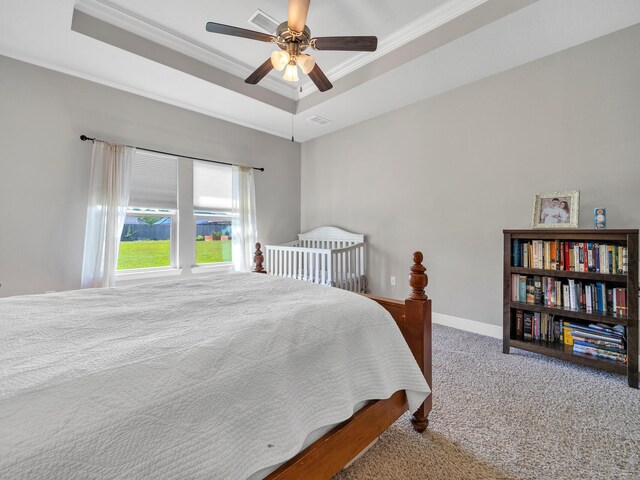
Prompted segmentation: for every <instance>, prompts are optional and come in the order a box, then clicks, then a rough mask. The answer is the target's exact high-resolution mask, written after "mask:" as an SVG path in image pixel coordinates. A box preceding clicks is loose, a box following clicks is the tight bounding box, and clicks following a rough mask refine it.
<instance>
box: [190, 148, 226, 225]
mask: <svg viewBox="0 0 640 480" xmlns="http://www.w3.org/2000/svg"><path fill="white" fill-rule="evenodd" d="M193 208H194V210H201V211H208V212H229V213H230V212H231V167H230V166H227V165H216V164H215V163H207V162H199V161H194V162H193Z"/></svg>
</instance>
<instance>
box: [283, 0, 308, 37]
mask: <svg viewBox="0 0 640 480" xmlns="http://www.w3.org/2000/svg"><path fill="white" fill-rule="evenodd" d="M310 1H311V0H289V17H288V19H287V24H288V25H289V29H291V30H293V31H294V32H302V31H304V26H305V24H306V22H307V13H309V2H310Z"/></svg>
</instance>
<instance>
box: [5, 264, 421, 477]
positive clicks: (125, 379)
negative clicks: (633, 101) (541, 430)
mask: <svg viewBox="0 0 640 480" xmlns="http://www.w3.org/2000/svg"><path fill="white" fill-rule="evenodd" d="M400 389H407V390H408V392H407V393H408V399H409V403H410V406H411V409H416V408H417V407H418V406H419V404H420V403H421V402H422V401H423V400H424V398H425V397H426V395H427V393H428V391H429V390H428V386H427V384H426V382H425V381H424V378H423V377H422V375H421V372H420V371H419V369H418V367H417V365H416V363H415V362H414V361H413V357H412V355H411V352H410V351H409V348H408V347H407V345H406V344H405V342H404V340H403V339H402V335H401V334H400V331H399V329H398V328H397V326H396V325H395V323H394V321H393V320H392V319H391V317H390V316H389V315H388V314H387V312H386V311H384V310H383V309H382V308H381V307H380V306H378V305H377V304H376V303H374V302H373V301H371V300H368V299H366V298H363V297H360V296H358V295H355V294H353V293H349V292H345V291H343V290H339V289H333V288H325V287H322V286H319V285H313V284H308V283H305V282H300V281H296V280H289V279H283V278H278V277H272V276H268V275H257V274H242V273H234V274H213V275H206V276H198V278H191V279H187V280H178V281H173V282H164V283H159V284H149V285H143V286H136V287H129V288H115V289H101V290H83V291H72V292H63V293H58V294H50V295H31V296H23V297H13V298H7V299H1V300H0V478H2V479H12V480H13V479H47V480H53V479H83V480H89V479H101V480H103V479H116V478H117V479H143V478H149V479H154V480H162V479H180V480H185V479H195V478H198V479H200V478H203V479H204V478H206V479H224V480H227V479H244V478H247V477H248V476H249V475H251V474H252V473H254V472H256V471H258V470H260V469H262V468H264V467H267V466H269V465H274V464H276V463H279V462H281V461H283V460H285V459H288V458H290V457H291V456H293V455H294V454H295V453H297V452H298V450H299V449H300V446H301V445H302V442H303V441H304V439H305V437H306V436H307V434H309V433H310V432H311V431H313V430H315V429H317V428H319V427H321V426H324V425H329V424H332V423H336V422H339V421H342V420H345V419H347V418H349V417H350V416H351V414H352V411H353V407H354V405H356V404H357V403H358V402H360V401H362V400H369V399H378V398H387V397H389V396H390V395H391V394H392V393H393V392H395V391H397V390H400Z"/></svg>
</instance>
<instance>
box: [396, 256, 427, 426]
mask: <svg viewBox="0 0 640 480" xmlns="http://www.w3.org/2000/svg"><path fill="white" fill-rule="evenodd" d="M422 260H423V257H422V252H415V253H414V254H413V266H412V267H411V273H410V274H409V285H411V289H412V292H411V295H410V296H409V298H407V299H406V300H405V302H404V304H405V312H404V314H405V325H404V327H405V328H404V331H403V333H404V336H405V339H406V341H407V343H408V344H409V348H411V351H412V352H413V356H414V357H415V359H416V362H418V365H419V366H420V369H421V370H422V372H423V373H424V377H425V379H426V380H427V383H428V384H429V387H430V388H433V387H432V370H431V348H432V346H431V299H429V298H428V297H427V295H426V294H425V292H424V289H425V287H426V286H427V284H428V283H429V278H428V277H427V274H426V273H425V271H426V268H425V267H424V265H422ZM432 403H433V395H429V397H428V398H427V399H426V400H425V401H424V403H423V404H422V405H420V408H418V410H416V411H415V412H414V413H413V416H412V417H411V423H412V424H413V428H414V429H415V430H416V431H417V432H424V431H425V429H426V428H427V425H428V424H429V419H428V416H429V412H430V411H431V406H432Z"/></svg>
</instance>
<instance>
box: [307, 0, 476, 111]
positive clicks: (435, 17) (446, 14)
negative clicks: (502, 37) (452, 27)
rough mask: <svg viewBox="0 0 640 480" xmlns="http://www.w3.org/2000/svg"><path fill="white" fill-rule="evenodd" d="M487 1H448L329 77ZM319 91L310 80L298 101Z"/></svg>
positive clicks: (327, 73) (364, 62)
mask: <svg viewBox="0 0 640 480" xmlns="http://www.w3.org/2000/svg"><path fill="white" fill-rule="evenodd" d="M487 1H488V0H449V1H448V2H445V3H443V4H442V5H439V6H438V7H436V8H434V9H433V10H431V11H429V12H427V13H425V14H424V15H422V16H420V17H418V18H416V19H415V20H414V21H412V22H410V23H407V24H406V25H405V26H404V27H402V28H401V29H400V30H396V31H395V32H393V33H392V34H390V35H388V36H387V37H385V38H383V39H382V40H381V41H380V42H379V43H378V48H377V50H376V51H375V52H371V53H369V52H366V53H359V54H357V55H355V56H353V57H351V58H349V59H347V60H345V61H344V62H342V63H340V64H339V65H336V66H335V67H333V68H332V69H331V70H329V71H327V72H325V74H326V75H327V77H329V79H330V80H331V81H336V80H338V79H339V78H341V77H344V76H345V75H348V74H350V73H351V72H354V71H355V70H357V69H359V68H361V67H363V66H364V65H366V64H368V63H371V62H373V61H375V60H377V59H379V58H381V57H383V56H384V55H386V54H387V53H390V52H392V51H393V50H396V49H397V48H399V47H401V46H403V45H405V44H407V43H409V42H411V41H412V40H415V39H416V38H418V37H421V36H422V35H425V34H426V33H429V32H430V31H432V30H435V29H436V28H438V27H440V26H442V25H444V24H445V23H447V22H450V21H451V20H453V19H455V18H457V17H460V16H462V15H464V14H465V13H467V12H469V11H470V10H473V9H474V8H477V7H479V6H480V5H482V4H484V3H486V2H487ZM315 91H317V88H316V86H315V85H314V83H313V82H311V81H308V82H307V83H305V84H304V85H302V92H301V93H300V94H299V97H298V98H299V99H301V98H304V97H306V96H307V95H311V94H312V93H314V92H315Z"/></svg>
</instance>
